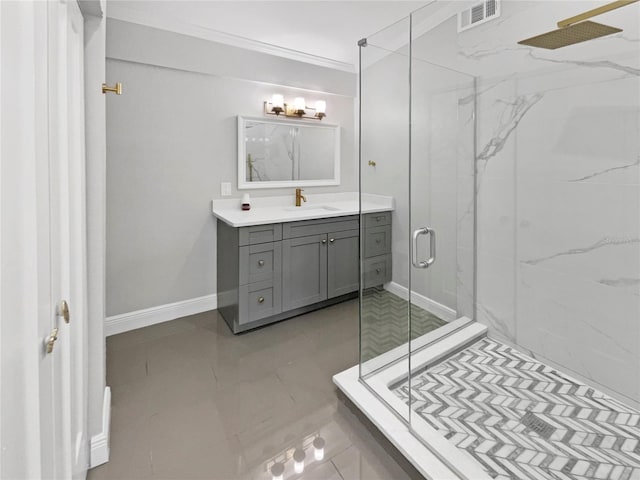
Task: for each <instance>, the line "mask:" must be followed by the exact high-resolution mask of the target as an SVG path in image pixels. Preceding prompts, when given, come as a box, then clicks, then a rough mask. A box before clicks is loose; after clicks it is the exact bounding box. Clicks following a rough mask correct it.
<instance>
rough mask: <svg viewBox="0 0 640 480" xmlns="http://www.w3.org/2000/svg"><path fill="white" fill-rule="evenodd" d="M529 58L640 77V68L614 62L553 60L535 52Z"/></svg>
mask: <svg viewBox="0 0 640 480" xmlns="http://www.w3.org/2000/svg"><path fill="white" fill-rule="evenodd" d="M529 57H531V58H532V59H533V60H541V61H544V62H550V63H563V64H566V65H577V66H579V67H586V68H610V69H613V70H619V71H621V72H625V73H629V74H631V75H640V68H634V67H630V66H628V65H622V64H620V63H616V62H612V61H611V60H590V61H584V60H556V59H552V58H542V57H537V56H536V55H535V54H534V53H533V50H531V51H529Z"/></svg>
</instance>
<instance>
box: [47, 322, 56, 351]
mask: <svg viewBox="0 0 640 480" xmlns="http://www.w3.org/2000/svg"><path fill="white" fill-rule="evenodd" d="M56 340H58V329H57V328H54V329H53V330H51V335H49V337H48V338H47V342H46V343H47V353H51V352H53V347H54V345H55V344H56Z"/></svg>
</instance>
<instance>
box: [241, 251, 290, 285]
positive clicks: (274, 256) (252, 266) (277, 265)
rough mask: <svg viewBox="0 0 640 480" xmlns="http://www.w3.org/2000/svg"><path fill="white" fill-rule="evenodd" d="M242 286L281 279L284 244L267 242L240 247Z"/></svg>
mask: <svg viewBox="0 0 640 480" xmlns="http://www.w3.org/2000/svg"><path fill="white" fill-rule="evenodd" d="M239 261H240V275H239V277H240V278H239V280H240V285H246V284H247V283H255V282H263V281H266V280H271V279H273V278H276V277H278V278H279V277H280V272H281V270H282V243H281V242H267V243H260V244H257V245H245V246H242V247H240V258H239Z"/></svg>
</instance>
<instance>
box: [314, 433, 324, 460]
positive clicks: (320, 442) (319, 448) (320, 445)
mask: <svg viewBox="0 0 640 480" xmlns="http://www.w3.org/2000/svg"><path fill="white" fill-rule="evenodd" d="M313 456H314V457H315V459H316V460H317V461H318V462H319V461H320V460H322V459H323V458H324V438H322V437H316V438H315V439H314V440H313Z"/></svg>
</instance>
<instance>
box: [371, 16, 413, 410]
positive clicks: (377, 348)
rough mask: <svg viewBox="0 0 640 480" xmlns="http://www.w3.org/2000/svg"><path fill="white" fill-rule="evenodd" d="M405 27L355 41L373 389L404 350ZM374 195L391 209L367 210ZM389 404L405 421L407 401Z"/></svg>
mask: <svg viewBox="0 0 640 480" xmlns="http://www.w3.org/2000/svg"><path fill="white" fill-rule="evenodd" d="M409 26H410V21H409V19H408V18H406V19H404V20H402V21H400V22H398V23H396V24H394V25H392V26H390V27H389V28H387V29H385V30H383V31H381V32H378V33H376V34H374V35H371V36H369V37H368V38H367V39H366V44H363V45H361V46H360V64H361V66H360V69H361V70H360V71H361V75H360V170H361V178H360V182H361V184H360V192H361V197H360V198H361V207H362V215H361V219H360V228H361V256H360V259H361V274H362V278H361V280H362V281H361V292H360V377H361V379H362V380H363V381H364V382H365V384H366V385H368V386H369V387H370V389H371V390H372V391H373V392H374V393H376V394H380V391H381V389H380V388H379V386H378V385H374V384H373V383H372V382H373V380H372V374H373V373H375V372H378V371H380V370H381V369H382V368H384V367H386V366H388V365H390V364H392V363H393V362H396V361H398V360H400V359H405V362H406V358H407V356H408V354H409V343H408V342H409V302H408V284H409V270H408V265H409V237H408V234H409V192H408V190H409V189H408V185H409V128H408V125H409V105H410V97H409ZM380 196H385V197H392V198H393V201H394V204H395V205H394V209H393V211H391V212H386V214H385V213H380V214H378V213H367V212H370V211H371V208H370V207H371V205H372V204H374V203H375V202H376V199H377V198H379V197H380ZM374 210H375V208H374ZM394 286H395V288H394ZM403 373H404V377H405V378H406V376H407V375H408V370H406V368H405V371H404V372H403ZM395 411H396V412H397V413H399V414H400V415H402V417H403V418H404V419H405V420H407V421H408V418H409V406H408V405H407V404H402V405H400V406H396V408H395Z"/></svg>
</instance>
